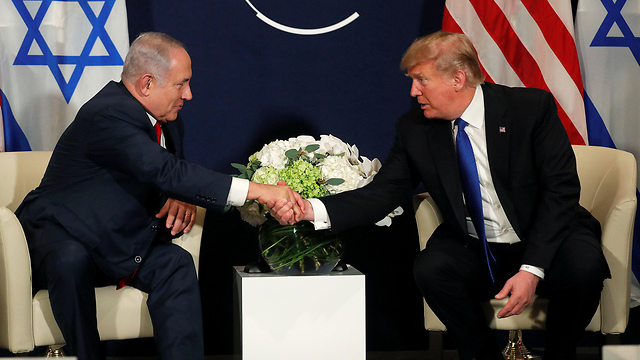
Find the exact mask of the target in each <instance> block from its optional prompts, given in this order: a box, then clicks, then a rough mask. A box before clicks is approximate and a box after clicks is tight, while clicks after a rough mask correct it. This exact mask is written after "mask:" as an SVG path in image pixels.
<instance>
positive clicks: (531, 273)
mask: <svg viewBox="0 0 640 360" xmlns="http://www.w3.org/2000/svg"><path fill="white" fill-rule="evenodd" d="M401 67H402V69H403V70H406V71H407V76H408V77H409V78H411V81H412V84H411V96H413V97H415V98H416V99H417V101H418V104H419V105H420V109H415V110H412V111H410V112H408V113H407V114H405V115H404V116H402V117H401V118H400V120H399V121H398V123H397V134H396V140H395V144H394V146H393V148H392V149H391V152H390V154H389V157H388V158H387V160H386V161H385V162H384V165H383V166H382V169H381V171H380V172H379V173H378V175H376V177H375V179H374V180H373V182H371V183H370V184H369V185H367V186H365V187H364V188H362V189H358V190H355V191H352V192H347V193H343V194H338V195H334V196H330V197H326V198H322V201H320V200H317V199H313V200H309V201H308V202H307V206H306V207H305V212H304V214H303V216H302V217H299V218H296V219H297V220H301V219H302V220H310V221H314V223H315V225H316V228H329V227H330V228H331V229H333V230H334V231H339V230H342V229H345V228H347V227H351V226H356V225H360V224H365V223H369V222H374V221H375V220H376V219H378V218H380V217H382V216H384V215H385V214H388V213H389V212H390V211H391V209H393V208H395V207H396V206H397V205H398V204H399V203H401V202H403V201H405V200H406V198H407V197H408V196H410V194H411V192H412V191H413V189H415V187H416V186H417V185H418V183H420V182H422V184H423V185H424V187H425V188H426V190H427V191H428V192H429V194H430V195H431V197H432V198H433V199H434V200H435V202H436V204H437V205H438V207H439V209H440V211H441V212H442V220H443V222H442V224H441V225H440V226H439V227H438V228H437V229H436V230H435V232H434V233H433V235H432V236H431V238H430V239H429V241H428V242H427V246H426V248H425V249H424V250H423V251H422V252H420V254H419V255H418V256H417V257H416V259H415V263H414V275H415V279H416V282H417V284H418V286H419V288H420V290H421V291H422V294H423V296H424V298H425V300H426V301H427V303H428V304H429V306H430V307H431V308H432V309H433V311H434V312H435V314H436V315H437V316H438V317H439V318H440V320H441V321H442V322H443V323H444V324H445V326H446V327H447V330H448V331H447V333H448V334H449V335H450V336H451V337H452V339H453V341H454V343H455V345H456V347H457V349H458V353H459V358H460V359H462V360H470V359H494V360H502V355H501V353H500V351H499V349H498V346H497V345H496V342H495V335H494V333H493V332H492V331H491V329H490V328H489V326H488V325H487V323H486V320H485V318H484V315H483V313H482V311H481V309H480V302H481V301H485V300H489V299H491V298H497V299H503V298H506V297H509V300H508V302H507V304H506V305H505V306H504V307H503V308H502V309H501V310H500V312H498V314H497V316H498V317H499V318H504V317H508V316H512V315H517V314H520V313H521V312H522V311H523V310H524V309H525V308H526V307H527V306H529V305H530V304H531V302H532V300H533V297H534V294H536V293H538V294H540V295H541V296H544V297H548V298H549V309H548V317H547V322H546V328H547V340H546V344H545V352H544V358H545V359H575V357H576V346H577V343H578V340H579V339H580V337H581V335H582V333H583V332H584V329H585V328H586V326H587V325H588V324H589V321H590V320H591V318H592V316H593V314H594V313H595V311H596V308H597V306H598V302H599V299H600V292H601V291H602V284H603V281H604V279H605V278H607V277H608V276H610V274H609V268H608V266H607V263H606V260H605V259H604V255H603V254H602V250H601V247H600V244H599V239H600V226H599V223H598V221H597V220H595V219H594V218H593V217H592V216H591V214H589V212H588V211H587V210H585V209H584V208H582V207H581V206H580V205H579V204H578V200H579V198H580V183H579V180H578V175H577V172H576V162H575V157H574V154H573V151H572V149H571V145H570V143H569V139H568V136H567V134H566V132H565V130H564V127H563V126H562V123H561V122H560V119H559V118H558V115H557V109H556V104H555V101H554V99H553V96H552V95H551V94H550V93H548V92H546V91H543V90H539V89H527V88H510V87H506V86H501V85H497V84H490V83H485V82H484V78H483V76H482V72H481V70H480V65H479V62H478V58H477V55H476V52H475V50H474V48H473V45H472V43H471V41H470V40H469V39H468V38H467V37H466V36H465V35H463V34H456V33H447V32H437V33H434V34H431V35H429V36H426V37H423V38H419V39H417V40H416V41H415V42H414V43H413V44H412V45H411V47H410V48H409V49H408V50H407V52H406V53H405V55H404V57H403V59H402V62H401ZM274 205H275V206H274ZM268 206H273V207H272V209H271V213H272V214H273V215H274V216H275V217H277V218H279V219H280V220H281V221H283V222H285V221H290V220H291V217H292V213H291V209H290V205H286V204H285V203H284V202H279V203H269V204H268Z"/></svg>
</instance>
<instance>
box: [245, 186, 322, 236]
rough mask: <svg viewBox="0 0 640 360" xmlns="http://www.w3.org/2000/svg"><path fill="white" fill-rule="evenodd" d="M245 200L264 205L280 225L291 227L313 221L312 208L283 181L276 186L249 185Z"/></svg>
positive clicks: (307, 201)
mask: <svg viewBox="0 0 640 360" xmlns="http://www.w3.org/2000/svg"><path fill="white" fill-rule="evenodd" d="M247 200H257V201H258V202H259V203H260V204H263V205H266V206H267V208H269V212H270V214H271V216H273V218H274V219H276V220H277V221H278V222H279V223H280V224H282V225H286V224H289V225H292V224H295V223H297V222H298V221H302V220H309V221H312V220H313V207H312V206H311V203H310V202H309V200H306V199H303V198H302V196H300V194H298V193H297V192H296V191H294V190H293V189H292V188H291V187H289V185H287V183H285V182H284V181H278V184H277V185H268V184H260V183H256V182H250V183H249V192H248V194H247Z"/></svg>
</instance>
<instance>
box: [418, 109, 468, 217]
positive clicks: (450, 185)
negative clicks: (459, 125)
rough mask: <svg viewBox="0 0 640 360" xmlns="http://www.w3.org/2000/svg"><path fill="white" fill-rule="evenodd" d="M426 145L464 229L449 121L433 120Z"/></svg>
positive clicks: (462, 208) (463, 212) (460, 189)
mask: <svg viewBox="0 0 640 360" xmlns="http://www.w3.org/2000/svg"><path fill="white" fill-rule="evenodd" d="M426 136H427V139H428V141H427V143H428V144H429V147H430V150H431V153H432V154H433V156H432V159H433V162H434V163H435V166H436V169H437V172H438V178H439V179H440V181H441V187H442V189H444V193H445V195H446V197H447V200H448V202H449V204H451V207H452V209H453V212H454V213H455V216H456V219H457V221H458V224H459V225H460V227H461V228H462V229H466V220H465V209H464V202H463V201H462V185H461V183H460V173H459V172H458V159H457V156H456V152H455V144H454V143H453V134H452V127H451V122H450V121H445V120H434V121H433V123H432V126H431V129H429V131H427V135H426Z"/></svg>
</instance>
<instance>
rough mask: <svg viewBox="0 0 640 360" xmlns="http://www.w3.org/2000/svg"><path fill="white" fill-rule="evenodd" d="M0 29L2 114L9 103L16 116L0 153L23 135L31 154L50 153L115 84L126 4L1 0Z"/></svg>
mask: <svg viewBox="0 0 640 360" xmlns="http://www.w3.org/2000/svg"><path fill="white" fill-rule="evenodd" d="M0 24H2V26H0V89H2V91H3V93H4V95H5V96H3V103H2V105H3V112H4V109H5V100H7V103H8V101H10V102H11V105H10V107H11V111H12V118H13V119H15V120H14V123H15V124H14V125H15V126H14V128H13V129H11V130H10V131H9V130H8V129H3V130H2V131H0V133H2V134H4V136H3V137H2V138H0V149H5V150H12V149H11V148H9V147H6V146H5V143H7V144H8V143H10V142H14V143H15V141H14V140H13V139H10V138H9V136H10V134H20V133H22V134H24V136H25V137H26V140H27V146H28V147H30V148H31V149H32V150H52V149H53V148H54V146H55V144H56V142H57V141H58V138H59V137H60V135H61V134H62V132H63V131H64V129H66V127H67V126H68V125H69V123H71V121H72V120H73V118H74V116H75V114H76V112H77V111H78V109H79V108H80V106H82V104H84V103H85V102H86V101H87V100H89V99H90V98H91V97H93V95H95V94H96V93H97V92H98V91H99V90H100V89H101V88H102V87H103V86H104V85H105V84H106V83H107V82H108V81H109V80H119V79H120V74H121V72H122V64H123V60H124V56H125V55H126V53H127V51H128V49H129V34H128V27H127V13H126V5H125V0H3V1H1V2H0ZM5 120H6V119H5ZM16 126H17V129H16V128H15V127H16ZM5 139H6V140H5ZM18 150H24V149H18Z"/></svg>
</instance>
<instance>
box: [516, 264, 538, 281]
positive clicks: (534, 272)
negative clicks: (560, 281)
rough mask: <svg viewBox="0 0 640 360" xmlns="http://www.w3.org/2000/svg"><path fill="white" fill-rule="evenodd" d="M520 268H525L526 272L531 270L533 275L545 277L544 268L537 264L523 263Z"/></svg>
mask: <svg viewBox="0 0 640 360" xmlns="http://www.w3.org/2000/svg"><path fill="white" fill-rule="evenodd" d="M520 270H524V271H526V272H530V273H532V274H533V275H535V276H537V277H539V278H540V279H544V269H543V268H539V267H537V266H532V265H522V266H520Z"/></svg>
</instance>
